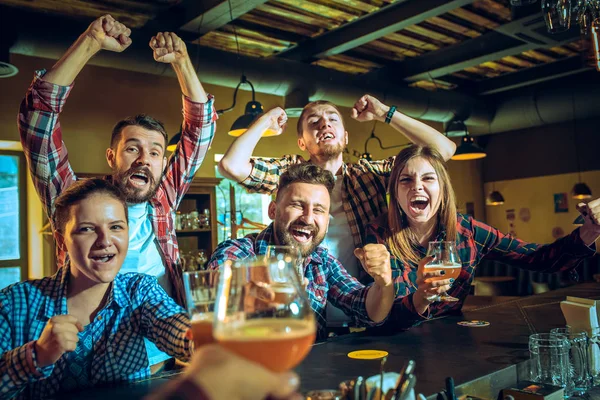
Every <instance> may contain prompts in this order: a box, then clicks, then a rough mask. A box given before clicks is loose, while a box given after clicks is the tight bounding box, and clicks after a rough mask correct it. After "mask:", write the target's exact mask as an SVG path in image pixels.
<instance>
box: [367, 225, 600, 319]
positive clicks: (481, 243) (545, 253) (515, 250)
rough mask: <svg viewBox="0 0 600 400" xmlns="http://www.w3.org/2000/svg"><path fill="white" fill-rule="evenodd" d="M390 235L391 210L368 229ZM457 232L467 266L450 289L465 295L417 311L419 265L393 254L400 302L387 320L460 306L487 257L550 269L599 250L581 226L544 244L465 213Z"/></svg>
mask: <svg viewBox="0 0 600 400" xmlns="http://www.w3.org/2000/svg"><path fill="white" fill-rule="evenodd" d="M389 234H390V232H389V229H388V225H387V215H383V216H381V217H380V218H379V219H378V220H377V221H375V222H374V223H372V224H370V225H369V227H368V228H367V242H368V243H381V244H387V242H386V239H387V238H388V237H389ZM457 236H458V237H457V239H456V243H457V250H458V253H459V257H460V260H461V263H462V271H461V272H460V275H459V277H458V278H457V279H456V281H455V282H454V284H453V285H452V288H451V289H450V290H449V291H448V294H449V295H451V296H454V297H456V298H458V299H460V300H459V301H458V302H454V303H450V302H448V303H445V302H435V303H432V304H431V305H430V306H429V308H428V311H427V314H426V315H421V314H419V313H417V312H416V310H415V308H414V305H413V302H412V297H413V296H412V294H413V293H414V292H415V291H416V290H417V284H416V282H417V268H418V266H417V265H415V264H414V263H408V265H407V263H405V262H403V261H402V260H400V259H398V258H396V257H394V256H393V255H392V256H391V266H392V279H393V280H394V286H395V292H396V301H395V302H394V306H393V308H392V312H391V313H390V316H391V318H390V319H389V320H388V325H393V326H395V327H409V326H411V325H414V324H415V323H418V322H421V321H424V320H426V319H429V318H433V317H436V316H439V315H441V314H443V313H446V312H448V311H451V310H459V309H460V308H461V307H462V305H463V302H464V300H465V298H466V297H467V295H468V294H469V289H470V287H471V282H472V281H473V277H474V275H475V268H476V267H477V265H478V264H479V262H480V261H481V260H482V259H483V258H484V257H485V258H486V259H491V260H497V261H502V262H505V263H509V264H511V265H514V266H517V267H520V268H523V269H528V270H531V271H536V272H548V273H551V272H558V271H565V270H569V269H573V268H575V267H576V266H577V264H579V262H580V261H582V259H583V258H586V257H591V256H593V255H594V254H595V251H596V246H595V244H592V245H591V246H590V247H588V246H586V245H585V243H583V242H582V241H581V238H580V237H579V228H577V229H575V230H574V231H573V232H571V234H570V235H568V236H565V237H563V238H561V239H558V240H557V241H555V242H554V243H552V244H547V245H540V244H535V243H526V242H524V241H522V240H519V239H517V238H515V237H512V236H510V235H505V234H504V233H502V232H500V231H499V230H497V229H496V228H493V227H491V226H489V225H486V224H484V223H482V222H480V221H477V220H476V219H474V218H472V217H471V216H467V215H462V214H458V216H457ZM444 239H445V231H442V232H440V233H439V234H438V237H437V238H436V240H444ZM416 250H417V252H418V254H419V255H420V256H421V258H423V257H425V255H426V254H427V249H426V248H425V247H423V246H421V245H418V246H417V248H416Z"/></svg>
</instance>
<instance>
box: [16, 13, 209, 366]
mask: <svg viewBox="0 0 600 400" xmlns="http://www.w3.org/2000/svg"><path fill="white" fill-rule="evenodd" d="M130 34H131V30H130V29H129V28H127V27H126V26H125V25H123V24H121V23H119V22H118V21H116V20H115V19H114V18H113V17H111V16H110V15H105V16H102V17H100V18H98V19H96V20H95V21H94V22H93V23H92V24H91V25H90V26H89V27H88V28H87V30H86V31H85V32H83V34H81V36H80V37H79V38H78V39H77V40H76V41H75V43H74V44H73V45H72V46H71V47H70V48H69V49H68V50H67V52H66V53H65V54H64V55H63V56H62V58H61V59H60V60H59V61H58V62H57V63H56V64H55V65H54V66H53V67H52V69H51V70H50V71H48V72H46V71H44V70H41V71H36V73H35V77H34V80H33V82H32V84H31V86H30V87H29V90H28V91H27V93H26V95H25V99H24V100H23V102H22V103H21V107H20V110H19V116H18V126H19V132H20V135H21V143H22V145H23V149H24V152H25V156H26V157H27V162H28V164H29V169H30V172H31V177H32V179H33V182H34V184H35V187H36V190H37V192H38V194H39V196H40V198H41V200H42V203H43V204H44V207H45V210H46V212H47V214H48V216H49V218H50V220H51V221H52V224H53V228H54V222H55V221H54V220H53V216H54V202H55V200H56V198H57V197H58V195H60V194H61V192H63V191H64V190H65V189H66V188H67V187H69V186H70V185H71V184H72V183H73V182H75V180H76V179H77V177H76V176H75V173H74V172H73V169H72V168H71V165H70V164H69V160H68V157H67V149H66V147H65V144H64V143H63V141H62V131H61V125H60V123H59V115H60V113H61V111H62V108H63V107H64V104H65V102H66V100H67V97H68V95H69V93H70V91H71V89H72V87H73V81H74V80H75V78H76V77H77V75H78V74H79V72H80V71H81V70H82V68H83V67H84V66H85V64H86V63H87V62H88V61H89V60H90V59H91V58H92V57H93V56H94V55H95V54H96V53H98V52H100V51H101V50H106V51H113V52H117V53H119V52H122V51H124V50H125V49H126V48H127V47H129V45H130V44H131V39H130V37H129V36H130ZM150 48H151V49H152V50H153V53H154V59H155V60H156V61H157V62H161V63H167V64H171V66H172V67H173V69H174V70H175V73H176V75H177V79H178V81H179V85H180V87H181V91H182V93H183V96H182V97H183V124H182V138H181V140H180V142H179V144H178V146H177V149H176V150H175V152H174V153H173V154H172V155H171V156H170V157H169V159H167V157H166V154H165V152H166V146H167V143H168V140H167V133H166V131H165V128H164V126H163V124H162V123H161V122H159V121H158V120H156V119H154V118H152V117H150V116H147V115H136V116H134V117H129V118H126V119H124V120H122V121H120V122H118V123H117V124H116V126H115V127H114V129H113V132H112V137H111V141H110V147H109V148H108V149H107V150H106V159H107V161H108V164H109V165H110V167H111V169H112V170H113V173H112V175H109V176H107V177H106V179H109V180H112V181H113V183H115V184H116V185H117V186H118V187H119V188H120V189H121V190H122V191H123V192H124V193H125V195H126V199H127V202H128V206H129V207H128V209H129V221H128V222H129V239H130V244H129V251H128V253H127V258H126V259H125V262H124V264H123V267H122V269H121V273H124V272H140V273H146V274H149V275H153V276H156V277H157V278H158V281H159V283H160V285H161V286H162V287H163V288H164V289H165V290H166V291H167V293H168V294H169V295H170V296H171V297H173V298H174V300H175V301H176V302H177V303H179V304H180V305H184V304H185V300H184V299H185V296H184V290H183V282H182V277H181V268H180V266H179V263H180V262H179V250H178V246H177V237H176V235H175V229H174V226H175V224H174V221H173V217H174V214H175V210H176V209H177V207H178V206H179V203H180V201H181V199H182V198H183V196H184V194H185V193H186V191H187V190H188V188H189V185H190V183H191V181H192V179H193V177H194V174H195V173H196V171H197V170H198V168H199V167H200V165H201V163H202V161H203V159H204V157H205V155H206V152H207V150H208V147H209V145H210V142H211V141H212V138H213V136H214V133H215V125H216V123H215V121H216V119H217V116H216V113H215V111H214V107H213V97H212V96H211V95H207V94H206V92H205V91H204V88H203V87H202V85H201V83H200V81H199V79H198V76H197V75H196V72H195V70H194V66H193V64H192V62H191V60H190V57H189V55H188V53H187V48H186V46H185V43H184V42H183V41H182V40H181V39H180V38H179V37H178V36H177V35H175V34H173V33H169V32H166V33H158V34H157V35H156V36H154V37H152V39H151V40H150ZM94 95H96V94H94ZM65 257H66V255H65V252H64V251H63V250H62V249H57V258H58V264H59V266H62V265H64V264H65ZM147 344H150V342H147ZM152 346H153V345H152ZM148 351H149V354H150V353H151V351H150V349H148ZM156 351H158V349H156ZM153 353H155V352H153ZM156 357H157V358H154V357H153V356H150V360H149V361H150V365H154V364H157V363H158V362H160V361H163V360H164V359H166V355H164V353H163V354H162V355H157V356H156Z"/></svg>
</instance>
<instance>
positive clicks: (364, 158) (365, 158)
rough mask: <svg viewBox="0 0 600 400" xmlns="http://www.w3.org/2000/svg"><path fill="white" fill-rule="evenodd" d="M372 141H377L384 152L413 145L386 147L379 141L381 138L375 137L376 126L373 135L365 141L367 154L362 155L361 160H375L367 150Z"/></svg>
mask: <svg viewBox="0 0 600 400" xmlns="http://www.w3.org/2000/svg"><path fill="white" fill-rule="evenodd" d="M375 123H377V122H375ZM372 139H374V140H377V143H379V147H380V148H381V149H382V150H388V149H394V148H396V147H406V146H410V145H411V144H412V143H405V144H394V145H392V146H384V145H383V143H381V139H379V137H378V136H377V135H375V126H373V130H372V131H371V135H370V136H369V137H368V138H367V140H366V141H365V152H364V153H362V154H361V155H360V158H362V159H363V160H367V161H371V160H372V159H373V158H372V157H371V153H369V151H368V150H367V146H368V145H369V141H370V140H372Z"/></svg>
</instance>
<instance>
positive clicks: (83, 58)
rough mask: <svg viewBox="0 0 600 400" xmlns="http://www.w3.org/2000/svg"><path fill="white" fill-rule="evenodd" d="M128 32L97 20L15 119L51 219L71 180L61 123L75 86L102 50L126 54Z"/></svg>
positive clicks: (45, 75) (42, 77)
mask: <svg viewBox="0 0 600 400" xmlns="http://www.w3.org/2000/svg"><path fill="white" fill-rule="evenodd" d="M130 33H131V32H130V30H129V29H128V28H127V27H126V26H124V25H123V24H120V23H119V22H117V21H115V20H114V18H112V17H111V16H110V15H105V16H103V17H100V18H98V19H97V20H95V21H94V22H92V24H91V25H90V26H89V27H88V28H87V29H86V31H85V32H84V33H82V34H81V36H80V37H79V38H78V39H77V40H76V41H75V43H73V45H72V46H71V47H70V48H69V49H68V50H67V52H66V53H65V54H64V55H63V56H62V57H61V59H60V60H58V62H57V63H56V64H55V65H54V66H53V67H52V69H51V70H50V71H48V72H45V71H43V70H42V71H37V72H36V74H35V78H34V80H33V83H32V84H31V86H30V87H29V90H28V91H27V93H26V95H25V99H24V100H23V102H22V103H21V107H20V109H19V116H18V120H17V123H18V127H19V133H20V136H21V144H22V145H23V150H24V153H25V157H26V158H27V162H28V164H29V170H30V172H31V177H32V179H33V182H34V185H35V188H36V190H37V192H38V194H39V196H40V200H41V201H42V203H43V204H44V207H45V210H46V212H47V214H48V216H49V217H52V215H53V212H54V200H55V199H56V197H57V196H58V195H59V194H60V193H61V192H62V190H63V189H64V188H65V187H68V186H69V185H70V184H71V183H72V182H73V181H74V180H75V174H74V173H73V170H72V169H71V166H70V165H69V161H68V154H67V149H66V146H65V145H64V143H63V141H62V131H61V125H60V122H59V115H60V113H61V111H62V109H63V107H64V105H65V102H66V100H67V97H68V95H69V93H70V91H71V88H72V84H73V81H74V80H75V78H76V77H77V75H78V74H79V72H80V71H81V69H82V68H83V67H84V65H85V64H86V63H87V62H88V61H89V59H90V58H92V56H94V55H95V54H96V53H97V52H99V51H100V50H103V49H104V50H109V51H116V52H121V51H123V50H125V49H126V48H127V47H128V46H129V45H130V44H131V40H130V39H129V34H130ZM59 263H62V262H61V260H59Z"/></svg>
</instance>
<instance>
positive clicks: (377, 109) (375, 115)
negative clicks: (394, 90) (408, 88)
mask: <svg viewBox="0 0 600 400" xmlns="http://www.w3.org/2000/svg"><path fill="white" fill-rule="evenodd" d="M389 109H390V108H389V107H388V106H386V105H385V104H383V103H382V102H380V101H379V100H377V99H376V98H375V97H373V96H371V95H368V94H365V95H364V96H363V97H361V98H360V99H358V100H356V103H354V107H352V118H354V119H355V120H357V121H360V122H364V121H372V120H374V119H375V120H377V121H384V120H385V116H386V114H387V112H388V111H389Z"/></svg>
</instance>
